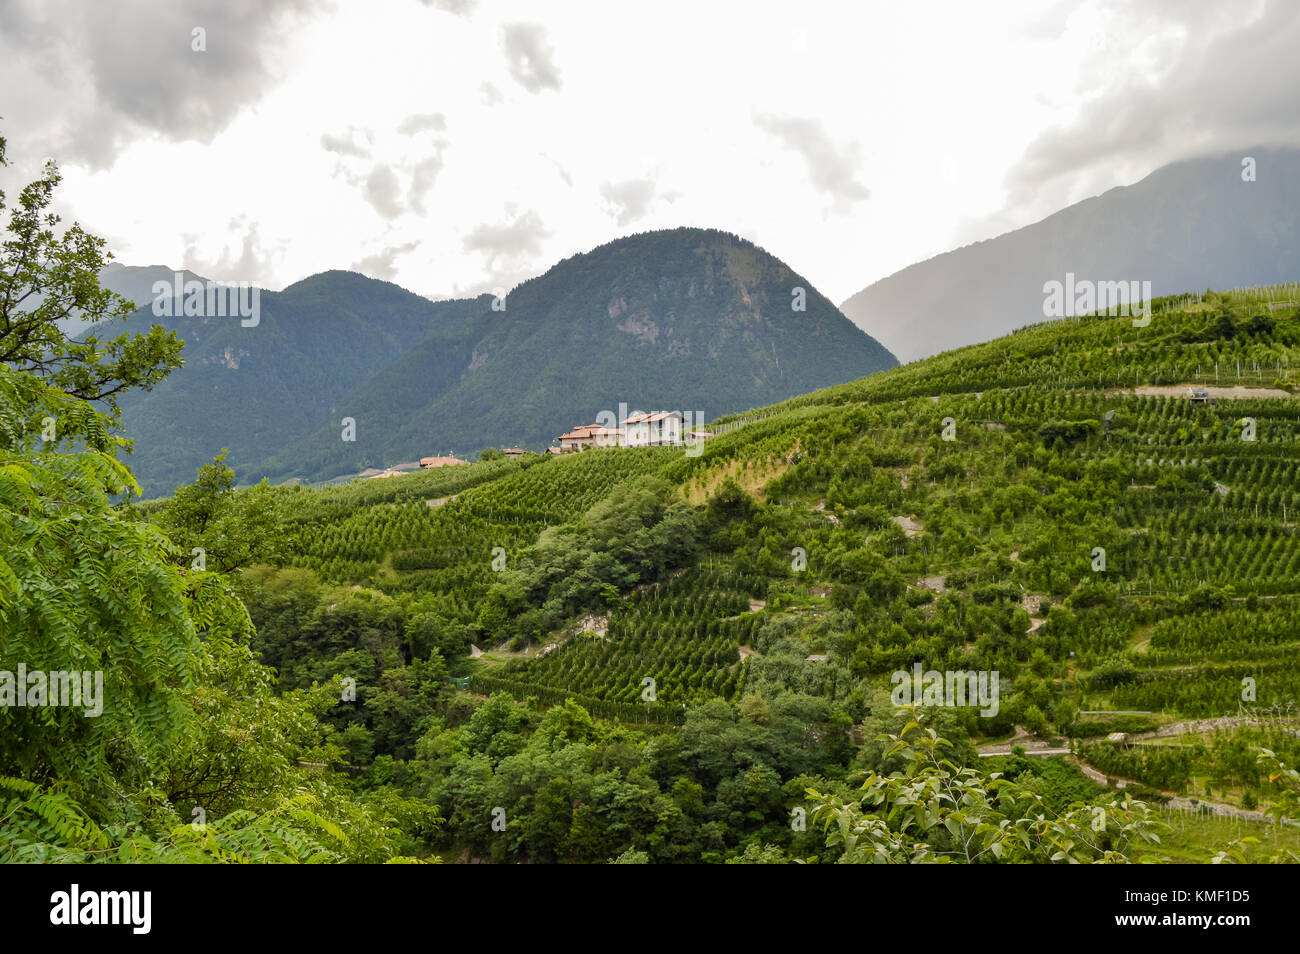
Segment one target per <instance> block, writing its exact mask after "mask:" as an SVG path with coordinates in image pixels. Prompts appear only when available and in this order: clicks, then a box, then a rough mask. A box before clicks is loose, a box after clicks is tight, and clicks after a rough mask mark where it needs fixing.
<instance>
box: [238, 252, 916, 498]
mask: <svg viewBox="0 0 1300 954" xmlns="http://www.w3.org/2000/svg"><path fill="white" fill-rule="evenodd" d="M498 309H499V310H493V309H490V308H485V309H484V310H483V314H482V316H481V317H480V318H479V319H478V320H477V321H476V322H475V323H474V324H473V325H472V326H470V327H469V328H466V329H464V330H463V331H462V332H458V333H455V334H451V335H441V334H440V335H437V336H435V337H431V338H430V339H428V340H426V341H424V342H422V343H421V344H420V345H419V346H418V347H416V348H414V349H412V350H411V351H410V352H409V353H407V354H405V355H403V356H402V357H401V358H400V359H398V360H396V361H394V362H393V363H392V364H390V365H389V366H387V367H386V368H384V369H383V370H382V371H381V372H379V373H377V374H375V375H373V376H372V377H371V378H369V379H368V380H366V381H365V382H363V383H362V384H360V385H359V386H357V387H356V388H355V389H353V390H351V391H349V392H347V393H346V394H344V395H343V396H342V397H340V399H339V401H338V402H337V407H336V411H335V413H334V414H333V415H331V416H330V417H329V418H328V419H326V418H324V417H322V418H320V419H319V420H320V427H319V428H318V429H316V430H314V431H313V432H312V433H310V434H309V435H306V436H304V437H303V439H301V440H298V441H296V442H293V443H290V444H289V445H288V446H287V447H286V448H284V449H283V450H282V451H281V452H280V453H278V454H277V455H276V456H275V457H274V458H273V459H271V460H270V461H268V462H266V463H259V464H257V465H255V466H254V467H253V468H252V473H253V474H257V473H261V472H264V473H266V474H268V475H269V476H271V477H272V478H273V479H283V478H287V477H305V478H309V479H321V478H325V477H333V476H337V475H339V474H348V473H357V472H359V471H361V470H362V469H364V468H365V467H368V466H379V465H384V464H394V463H400V462H403V461H409V460H413V459H415V458H418V457H420V456H423V455H426V454H434V453H438V454H444V453H459V454H461V455H466V454H474V455H476V454H477V453H478V451H479V450H481V449H482V448H483V447H485V446H513V445H521V446H524V447H528V448H530V449H532V450H538V451H540V450H543V449H544V448H545V447H546V446H547V445H548V444H549V443H550V442H551V441H552V440H553V439H554V438H555V437H556V436H557V435H559V434H561V433H563V432H564V431H566V430H569V429H570V428H571V427H573V426H575V425H577V424H582V423H587V424H590V423H592V422H593V421H595V419H596V416H597V414H599V413H600V412H601V411H609V412H611V413H613V414H617V413H618V412H619V408H620V405H621V404H626V405H627V410H628V411H629V412H630V411H634V410H649V411H658V410H678V411H682V412H684V413H691V414H694V413H697V412H698V413H703V414H706V415H708V416H709V417H714V416H717V415H719V414H722V413H726V412H734V411H741V410H745V409H747V408H751V407H759V406H762V405H765V404H770V403H771V402H772V401H775V400H780V399H782V398H786V397H791V396H793V395H795V394H800V393H803V392H806V391H809V390H812V389H815V388H818V387H823V386H825V385H828V384H837V383H840V382H843V381H849V380H852V379H854V378H857V377H861V376H862V375H864V374H870V373H871V372H873V371H879V370H883V369H885V368H888V367H892V366H893V365H894V364H895V363H896V362H895V361H894V359H893V356H892V355H890V354H889V352H887V351H886V350H885V349H884V348H882V347H881V346H880V345H879V344H878V343H877V342H875V341H874V340H872V339H871V338H870V337H869V336H868V335H866V334H864V333H862V332H860V331H859V330H858V329H857V328H855V327H854V326H853V324H852V323H851V322H849V321H848V320H847V319H846V318H845V317H844V316H843V315H841V314H840V313H839V311H838V310H836V308H835V306H834V305H832V304H831V303H830V301H828V300H827V299H826V298H825V297H824V296H822V295H821V294H820V293H818V292H817V290H816V289H815V288H814V287H813V286H812V285H811V283H809V282H808V281H807V280H806V279H804V278H802V277H801V276H799V275H798V274H796V273H795V272H794V271H793V270H791V269H790V268H789V267H788V266H787V265H785V264H784V263H782V262H780V261H778V260H777V259H775V258H773V257H772V256H771V255H769V254H767V253H766V252H765V251H763V250H762V249H760V248H758V247H756V246H754V245H753V244H751V243H749V242H746V241H744V240H743V239H740V238H738V237H736V236H733V235H729V234H727V233H724V232H718V231H713V230H705V229H672V230H667V231H662V232H649V233H644V234H641V235H634V236H631V237H629V238H624V239H619V240H618V241H615V242H610V243H609V244H607V245H602V246H600V247H598V248H596V249H594V250H592V251H591V252H587V253H584V254H582V255H576V256H573V257H572V258H569V259H566V260H564V261H563V262H560V263H559V264H557V265H555V266H554V267H553V268H551V269H550V270H549V271H547V272H546V273H545V274H544V275H541V276H539V277H538V278H534V279H532V280H530V281H527V282H524V283H523V284H522V285H520V286H519V287H518V288H515V289H514V290H512V291H511V292H510V293H509V295H507V296H506V297H505V299H504V300H502V301H500V302H499V303H498ZM345 416H349V417H352V418H353V419H355V420H356V421H357V435H356V440H355V441H351V442H345V441H343V440H341V439H340V434H341V429H340V420H341V418H342V417H345Z"/></svg>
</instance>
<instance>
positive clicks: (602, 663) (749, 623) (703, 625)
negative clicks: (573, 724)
mask: <svg viewBox="0 0 1300 954" xmlns="http://www.w3.org/2000/svg"><path fill="white" fill-rule="evenodd" d="M757 582H758V581H757V579H756V578H754V577H749V578H741V577H739V576H735V575H733V574H726V573H721V572H705V573H702V574H692V575H690V576H686V577H679V578H678V579H676V580H674V581H672V582H669V583H664V584H656V585H654V586H652V587H650V588H648V589H646V590H644V591H642V592H639V593H637V594H635V595H634V596H633V597H632V598H631V599H630V600H629V601H628V602H627V603H626V604H625V605H622V606H620V607H618V609H617V610H616V611H615V612H614V613H613V615H612V616H611V617H610V618H609V620H608V622H607V626H608V629H607V631H606V632H603V633H597V632H591V631H584V632H583V633H582V634H581V635H580V636H579V637H578V638H575V639H572V640H570V641H569V642H568V643H566V644H564V645H563V646H562V647H561V648H559V649H558V650H557V651H555V652H548V653H546V654H545V655H543V656H541V657H540V658H538V659H536V660H535V661H531V662H511V663H509V664H507V665H506V666H505V667H504V669H503V670H502V671H501V672H500V674H497V673H496V672H495V671H489V672H484V673H482V674H479V675H476V676H475V677H474V678H473V680H472V681H471V683H470V685H471V687H472V688H473V689H474V690H475V691H479V692H483V693H490V692H495V691H499V690H504V691H506V692H509V693H511V694H512V695H514V696H516V697H519V698H524V697H527V696H529V695H532V696H535V697H536V698H538V699H539V700H540V701H542V702H544V703H551V704H553V703H555V702H559V701H563V700H564V699H565V698H570V697H572V698H576V699H577V700H578V701H579V702H581V703H582V704H583V705H584V706H586V708H587V709H588V710H589V711H591V712H592V713H593V714H596V715H600V716H608V717H616V718H625V719H629V720H631V721H645V722H664V721H681V719H682V718H683V716H684V714H685V712H684V711H685V708H686V704H687V703H694V702H698V701H700V700H701V699H703V698H706V697H708V696H711V695H712V696H721V697H722V698H724V699H732V698H735V697H736V695H737V693H738V692H740V691H742V690H743V688H744V684H745V665H744V663H743V661H742V660H741V658H740V652H739V649H740V647H741V646H742V645H743V644H744V643H745V642H746V641H747V640H749V639H750V638H752V635H753V632H754V630H755V628H756V624H757V623H758V617H756V616H751V615H748V614H749V612H750V603H749V600H750V597H749V594H750V593H751V592H752V591H753V590H754V588H755V587H756V584H757ZM647 680H650V681H649V682H647Z"/></svg>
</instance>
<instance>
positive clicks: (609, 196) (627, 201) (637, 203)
mask: <svg viewBox="0 0 1300 954" xmlns="http://www.w3.org/2000/svg"><path fill="white" fill-rule="evenodd" d="M600 195H601V198H603V199H604V200H605V202H606V204H608V205H609V206H610V208H611V210H612V212H613V214H614V218H615V221H616V222H618V224H619V225H628V224H630V223H632V222H635V221H636V220H637V219H639V218H641V217H642V216H644V215H645V214H646V213H647V212H649V211H650V206H651V204H652V203H653V202H654V200H655V181H654V179H651V178H645V179H628V180H626V181H624V182H604V183H602V184H601V186H600Z"/></svg>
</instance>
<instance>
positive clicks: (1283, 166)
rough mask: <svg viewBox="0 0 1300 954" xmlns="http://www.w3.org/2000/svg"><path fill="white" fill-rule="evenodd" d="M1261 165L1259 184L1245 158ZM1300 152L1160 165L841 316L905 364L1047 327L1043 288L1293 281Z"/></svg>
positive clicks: (878, 287)
mask: <svg viewBox="0 0 1300 954" xmlns="http://www.w3.org/2000/svg"><path fill="white" fill-rule="evenodd" d="M1246 156H1250V157H1252V158H1253V159H1255V162H1256V166H1255V181H1253V182H1246V181H1243V180H1242V159H1243V157H1246ZM1298 264H1300V150H1297V149H1274V148H1263V147H1258V148H1254V149H1245V150H1240V151H1238V152H1233V153H1230V154H1228V155H1226V156H1222V157H1219V158H1209V159H1191V160H1186V161H1183V162H1176V163H1172V164H1170V165H1167V166H1164V167H1162V168H1160V169H1157V170H1156V171H1155V172H1152V173H1151V174H1150V175H1148V176H1147V177H1146V178H1144V179H1142V180H1141V181H1139V182H1137V183H1135V184H1134V185H1130V186H1122V187H1119V188H1115V189H1111V190H1109V191H1107V192H1105V193H1103V194H1102V195H1099V196H1095V197H1093V198H1090V199H1085V200H1083V201H1082V202H1078V203H1076V204H1074V205H1071V206H1069V207H1067V208H1065V209H1062V210H1061V211H1059V212H1056V213H1054V214H1053V215H1050V216H1048V217H1047V218H1045V219H1043V220H1042V221H1040V222H1036V223H1034V224H1033V225H1028V226H1025V227H1024V228H1021V229H1016V230H1015V231H1012V232H1008V233H1006V234H1004V235H1000V236H998V237H996V238H993V239H988V240H986V241H983V242H976V243H975V244H973V245H967V246H964V247H962V248H959V249H955V250H953V251H950V252H945V253H944V254H942V255H937V256H935V257H934V258H931V259H928V260H926V261H924V262H918V263H916V264H914V265H910V266H908V267H907V268H905V269H903V270H901V271H899V272H895V273H894V274H893V275H890V276H888V277H887V278H883V279H881V280H880V281H878V282H875V283H873V284H871V285H868V286H867V287H866V288H864V289H863V290H862V291H860V292H858V293H857V294H855V295H853V296H851V297H850V298H849V299H847V300H846V301H845V302H844V303H843V304H842V305H841V306H840V308H841V310H842V311H843V312H844V314H845V315H847V316H848V317H849V318H850V319H852V320H853V321H854V323H856V324H857V325H858V327H860V328H862V329H863V330H865V331H867V332H868V333H869V334H871V335H872V336H874V337H875V338H877V339H878V340H879V341H881V342H882V343H883V344H885V345H886V346H887V347H888V348H890V350H892V351H893V352H894V353H895V354H896V355H898V357H899V359H900V360H902V361H914V360H916V359H917V358H921V357H926V356H928V355H932V354H937V353H938V352H940V351H947V350H950V349H952V348H957V347H961V346H962V345H968V344H975V343H977V342H982V341H988V340H990V339H992V338H996V337H998V336H1000V335H1004V334H1007V333H1008V332H1010V331H1012V330H1014V329H1016V328H1019V327H1022V326H1023V325H1027V324H1030V323H1033V322H1035V321H1042V320H1043V318H1044V316H1043V298H1044V293H1043V284H1044V283H1045V282H1048V281H1051V280H1058V281H1063V280H1064V279H1065V275H1066V273H1067V272H1073V273H1074V274H1075V275H1076V276H1077V277H1078V278H1081V279H1088V280H1092V281H1103V280H1104V281H1127V280H1149V281H1150V282H1151V289H1152V293H1153V294H1154V295H1156V296H1161V295H1170V294H1176V293H1178V292H1182V291H1194V290H1198V289H1204V288H1205V287H1206V286H1213V287H1215V288H1231V287H1243V286H1255V285H1264V284H1270V283H1275V282H1285V281H1294V280H1295V279H1296V277H1297V274H1296V273H1297V267H1298Z"/></svg>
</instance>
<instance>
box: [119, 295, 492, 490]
mask: <svg viewBox="0 0 1300 954" xmlns="http://www.w3.org/2000/svg"><path fill="white" fill-rule="evenodd" d="M171 274H172V273H170V272H168V273H167V276H170V275H171ZM165 277H166V276H165ZM488 301H489V299H487V298H484V299H482V300H477V301H473V300H471V301H451V302H431V301H429V300H428V299H425V298H421V297H420V296H418V295H414V294H412V293H411V292H408V291H405V290H404V289H402V288H399V287H398V286H396V285H393V284H391V283H388V282H382V281H377V280H375V279H371V278H366V277H365V276H362V275H358V274H355V273H352V272H343V271H330V272H323V273H321V274H319V275H315V276H312V277H311V278H307V279H305V280H303V281H300V282H298V283H296V284H294V285H291V286H289V287H288V288H286V289H284V291H281V292H268V291H260V292H259V302H258V304H259V315H258V320H257V322H256V324H251V320H250V323H249V324H245V322H244V320H241V319H240V318H239V317H186V316H183V315H182V316H178V317H168V316H163V317H159V316H157V315H154V314H153V311H152V309H151V308H148V307H146V308H142V309H140V310H139V311H137V312H136V313H135V314H134V315H132V316H131V317H130V318H128V320H127V322H126V325H125V326H123V327H125V328H127V329H131V328H132V327H133V326H136V327H140V326H147V325H152V324H159V325H162V326H164V327H166V328H168V329H169V330H174V331H175V332H176V333H177V335H178V336H179V337H180V338H182V339H183V340H184V341H185V348H184V350H183V351H182V357H183V359H184V361H185V366H184V367H182V368H180V369H178V370H176V371H174V372H173V373H172V374H171V375H170V376H169V377H167V378H166V379H165V380H164V381H163V382H162V383H161V384H160V385H159V386H158V387H156V388H155V389H154V390H153V391H151V392H147V393H146V392H127V393H126V394H125V395H124V396H123V398H122V399H121V405H122V414H123V418H122V419H123V427H124V430H125V432H126V434H127V435H128V436H129V437H132V438H133V439H134V440H135V452H134V454H133V455H132V456H131V457H130V458H129V464H130V466H131V468H132V470H133V471H134V472H135V474H136V477H137V479H138V480H139V481H140V483H141V485H142V486H143V487H144V488H145V489H146V492H148V493H151V494H157V493H170V492H171V491H172V490H173V489H175V487H176V486H177V485H178V484H181V483H188V482H190V481H192V480H193V479H194V472H195V469H196V468H198V467H199V466H200V465H202V464H203V463H205V462H207V461H209V460H211V459H212V457H213V456H214V455H215V454H216V453H218V452H219V451H220V450H221V449H222V448H223V447H225V448H228V449H229V450H230V452H231V453H230V458H229V459H230V461H231V462H232V464H242V465H246V464H248V463H249V462H251V461H254V460H258V459H261V458H265V457H267V456H270V455H272V454H274V453H276V452H277V451H278V450H279V449H280V448H282V447H284V446H285V445H286V444H288V443H290V442H292V441H294V440H296V439H298V438H299V437H300V436H301V435H303V434H304V433H308V432H310V431H311V430H312V429H313V428H314V427H316V426H317V425H318V424H319V422H320V421H321V420H324V419H326V418H327V417H328V415H329V414H330V412H331V410H332V408H333V406H334V404H335V402H336V401H337V400H338V399H339V397H340V396H341V395H343V394H344V393H346V392H347V391H349V390H350V389H352V388H354V387H356V386H357V385H359V384H360V383H362V382H363V381H365V380H366V379H367V378H368V377H370V376H371V375H372V374H374V373H376V372H377V371H379V370H380V369H381V368H383V367H384V366H385V365H387V364H388V363H390V362H392V361H393V360H395V359H396V358H398V357H399V356H401V355H402V354H405V353H406V352H407V351H408V350H410V349H411V348H412V347H414V346H415V345H416V344H418V343H419V342H421V341H423V340H425V339H426V338H428V337H429V336H430V335H431V334H433V333H435V332H440V331H446V330H453V329H456V328H459V327H460V326H461V325H462V324H463V323H464V322H465V321H467V320H468V318H469V316H470V315H471V314H472V313H476V312H478V311H481V310H484V309H486V308H487V306H488ZM114 333H116V331H115V332H114ZM244 474H245V472H244V471H242V470H241V475H244ZM247 476H249V477H250V479H252V477H253V475H251V474H248V475H247Z"/></svg>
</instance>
